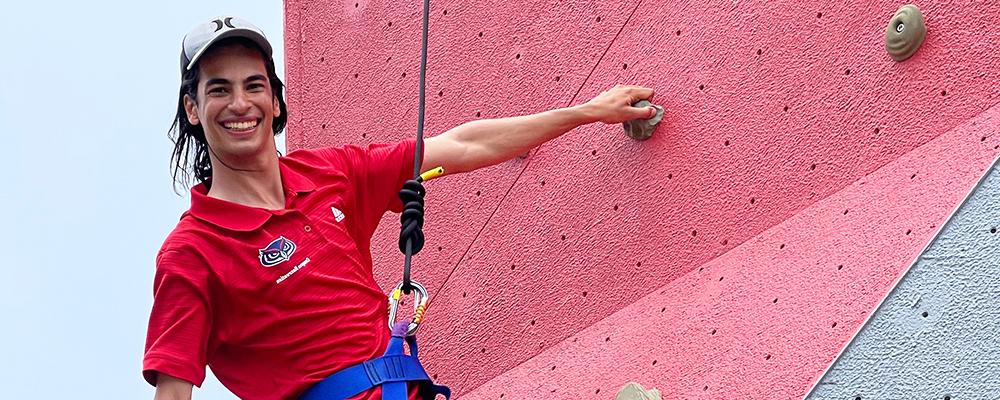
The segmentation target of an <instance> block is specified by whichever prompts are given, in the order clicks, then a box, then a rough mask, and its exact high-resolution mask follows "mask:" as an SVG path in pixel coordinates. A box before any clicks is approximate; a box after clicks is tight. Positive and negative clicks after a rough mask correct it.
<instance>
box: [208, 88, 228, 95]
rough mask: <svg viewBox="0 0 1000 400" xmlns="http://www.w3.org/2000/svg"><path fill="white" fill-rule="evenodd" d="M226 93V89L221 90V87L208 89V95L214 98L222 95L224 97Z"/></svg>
mask: <svg viewBox="0 0 1000 400" xmlns="http://www.w3.org/2000/svg"><path fill="white" fill-rule="evenodd" d="M226 93H227V92H226V89H225V88H221V87H216V88H211V89H208V94H209V95H212V96H221V95H224V94H226Z"/></svg>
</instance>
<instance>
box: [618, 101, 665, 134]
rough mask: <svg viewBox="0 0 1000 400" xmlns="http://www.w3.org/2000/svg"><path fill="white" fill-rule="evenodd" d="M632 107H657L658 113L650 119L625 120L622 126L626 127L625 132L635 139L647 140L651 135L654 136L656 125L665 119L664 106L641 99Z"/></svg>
mask: <svg viewBox="0 0 1000 400" xmlns="http://www.w3.org/2000/svg"><path fill="white" fill-rule="evenodd" d="M632 107H639V108H645V107H653V108H655V109H656V114H654V115H653V118H650V119H636V120H632V121H625V122H624V123H623V124H622V126H623V127H624V128H625V134H626V135H628V137H630V138H632V139H635V140H646V139H649V137H650V136H653V131H655V130H656V125H658V124H659V123H660V121H661V120H663V107H660V106H658V105H655V104H653V103H650V102H648V101H646V100H640V101H639V102H637V103H635V104H633V105H632Z"/></svg>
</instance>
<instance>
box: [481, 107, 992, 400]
mask: <svg viewBox="0 0 1000 400" xmlns="http://www.w3.org/2000/svg"><path fill="white" fill-rule="evenodd" d="M998 128H1000V106H997V107H994V108H993V109H991V110H989V111H988V112H985V113H983V114H982V115H980V116H978V117H976V118H974V119H972V120H970V121H968V122H967V123H965V124H963V125H961V126H959V127H957V128H956V129H954V130H952V131H950V132H948V133H946V134H944V135H941V136H939V137H938V138H936V139H935V140H933V141H931V142H930V143H928V144H925V145H923V146H921V147H919V148H917V149H916V150H914V151H912V152H910V153H908V154H906V155H904V156H902V157H900V158H899V159H897V160H895V161H893V162H892V163H890V164H888V165H886V166H885V167H883V168H881V169H879V170H877V171H875V172H873V173H872V174H870V175H868V176H866V177H864V178H862V179H860V180H858V181H857V182H854V183H853V184H851V185H850V186H848V187H847V188H844V189H843V190H841V191H839V192H837V193H835V194H833V195H831V196H829V197H827V198H826V199H824V200H822V201H820V202H817V203H815V204H813V205H812V206H810V207H808V208H806V209H805V210H803V211H802V212H800V213H799V214H797V215H795V216H793V217H792V218H789V219H787V220H785V221H783V222H782V223H780V224H778V225H777V226H775V227H772V228H771V229H768V230H767V231H765V232H764V233H762V234H760V235H758V236H757V237H755V238H753V239H751V240H749V241H747V242H745V243H743V244H741V245H740V246H738V247H736V248H735V249H733V250H731V251H729V252H728V253H726V254H724V255H722V256H721V257H719V258H716V259H715V260H712V261H711V262H708V263H706V264H704V265H702V266H700V267H698V268H697V269H695V270H694V271H691V272H690V273H688V274H687V275H685V276H683V277H681V278H679V279H676V280H674V281H672V282H670V283H669V284H667V285H664V286H663V287H660V288H658V289H657V290H656V291H654V292H653V293H651V294H649V295H647V296H646V297H644V298H642V299H640V300H639V301H637V302H635V303H633V304H631V305H629V306H627V307H625V308H624V309H622V310H621V311H618V312H617V313H615V314H613V315H611V316H609V317H608V318H605V319H604V320H602V321H600V322H598V323H596V324H594V325H593V326H590V327H588V328H587V329H585V330H583V331H581V332H579V333H578V334H576V335H574V336H573V337H571V338H568V339H567V340H564V341H563V342H562V343H559V344H558V345H556V346H553V347H551V348H549V349H548V350H546V351H545V352H543V353H542V354H540V355H538V356H536V357H534V358H533V359H531V360H529V361H528V362H526V363H524V364H522V365H520V366H518V367H516V368H514V369H512V370H510V371H507V372H506V373H504V374H502V375H501V376H499V377H497V378H496V379H494V380H492V381H490V382H487V383H486V384H484V385H482V386H480V387H479V388H478V389H476V390H475V391H473V392H472V393H470V394H468V395H467V396H464V397H463V399H497V398H500V396H501V395H504V396H503V398H514V399H540V398H560V399H602V398H609V397H610V396H612V395H613V393H614V391H616V390H617V389H618V388H620V387H622V386H623V385H624V384H625V383H626V382H627V381H629V380H633V381H638V382H641V383H642V384H643V385H644V386H646V387H650V386H653V387H656V388H658V389H659V390H660V391H661V392H663V395H664V398H665V399H684V398H687V399H798V398H802V396H803V395H805V394H806V392H807V391H808V390H809V388H810V386H811V385H812V383H813V382H815V381H816V379H817V377H819V375H820V374H821V373H822V372H823V370H824V369H825V368H826V367H827V366H828V365H829V364H830V363H831V362H832V361H833V359H834V357H835V356H836V355H837V351H838V350H839V348H840V347H841V346H843V345H844V344H845V343H846V342H847V341H848V340H849V339H850V338H851V335H852V334H853V333H854V332H856V331H857V329H858V327H859V326H861V324H862V323H863V322H864V321H865V319H866V318H867V317H868V315H869V312H870V310H873V309H874V308H875V307H876V305H877V304H878V302H879V300H880V299H882V297H883V296H884V294H885V293H886V291H887V290H888V287H889V286H890V285H891V284H892V281H893V280H894V279H895V278H896V277H897V276H899V275H900V274H901V273H902V271H904V270H905V269H906V268H907V267H908V266H909V265H910V263H911V262H912V261H913V260H914V259H915V258H916V256H917V255H918V254H919V253H920V250H921V249H922V248H923V247H924V246H925V240H923V239H922V238H924V237H929V236H928V235H933V234H934V232H935V231H937V230H938V228H939V227H940V226H941V223H942V222H944V221H945V220H946V219H947V217H948V214H949V213H950V212H951V211H952V210H953V209H954V207H955V206H956V205H957V204H959V203H960V202H961V201H962V199H963V197H964V196H965V195H966V194H967V193H968V192H969V190H970V189H971V188H972V187H973V186H974V184H975V182H976V179H977V178H978V177H979V176H981V174H982V172H983V171H985V170H986V169H987V168H988V166H989V163H990V162H991V161H992V160H993V159H994V157H995V156H996V154H997V153H998V151H997V149H994V148H993V146H984V145H983V142H982V137H983V135H994V134H995V133H996V132H998V130H1000V129H998ZM993 220H994V221H993V222H989V221H990V220H983V221H979V222H978V226H980V228H979V229H980V231H982V230H985V232H986V233H989V231H990V228H989V227H987V228H983V226H992V225H995V224H996V221H995V218H993ZM991 224H992V225H991ZM980 231H977V234H979V235H980V236H982V232H980ZM977 240H978V239H977ZM959 246H960V248H970V247H975V248H979V249H981V250H982V252H983V253H988V252H990V251H993V252H995V251H996V249H995V248H990V246H982V245H981V244H980V243H978V242H976V241H966V242H965V243H963V244H961V245H959ZM983 262H993V261H992V260H991V261H986V260H983ZM994 263H995V262H994ZM994 269H995V268H994ZM995 279H996V278H992V279H991V280H989V281H984V282H982V284H987V285H988V284H991V282H993V281H995ZM966 283H968V282H966ZM962 290H971V288H970V289H962ZM995 292H996V289H995V288H994V289H991V290H988V291H986V292H984V293H983V296H989V293H995ZM975 298H979V295H977V296H975ZM984 298H988V297H984ZM928 301H932V300H928ZM965 304H966V305H979V306H982V305H984V304H988V303H982V302H978V303H976V302H973V303H965ZM934 312H935V313H938V312H939V311H934ZM990 312H991V311H990V310H982V313H983V314H987V313H990ZM916 313H917V314H919V312H916ZM994 314H995V313H994ZM918 317H919V316H918ZM984 318H988V316H985V315H984ZM980 322H982V321H980ZM994 323H995V322H994ZM983 326H984V327H986V326H992V325H983ZM945 331H946V329H942V330H941V332H940V333H941V334H945ZM969 334H970V335H971V336H970V337H969V340H967V341H966V343H964V344H963V346H966V347H971V346H970V345H973V344H975V345H976V346H980V345H982V346H990V345H991V344H993V343H995V337H996V335H995V333H994V332H992V331H988V330H985V329H984V331H983V332H970V333H969ZM976 335H983V336H980V337H978V339H982V338H984V337H986V338H988V340H983V341H981V342H979V343H976V340H975V339H977V337H976ZM893 350H898V351H910V350H914V349H909V348H900V347H895V348H893ZM914 351H915V350H914ZM966 351H969V352H976V351H977V350H973V349H971V348H970V349H967V350H966ZM978 351H979V352H983V353H987V352H992V353H993V357H994V358H995V357H996V356H997V354H996V347H995V346H994V347H992V348H990V347H987V348H986V349H982V350H978ZM893 355H894V354H890V355H885V354H878V355H873V354H870V353H866V354H859V356H860V357H876V360H877V359H878V357H883V356H886V357H892V356H893ZM876 360H868V361H871V362H876ZM913 361H916V360H913ZM969 362H970V363H975V361H972V360H970V361H969ZM942 364H943V365H942ZM945 365H947V364H946V363H941V362H940V361H939V362H938V363H936V364H924V365H922V366H911V367H913V368H928V367H930V368H934V367H944V366H945ZM864 367H867V365H865V366H864ZM893 372H899V371H886V375H885V376H892V374H893ZM883 377H884V376H883ZM868 378H870V377H866V378H865V379H868ZM970 381H971V380H970ZM892 382H898V380H896V381H886V382H882V384H886V385H888V384H891V383H892ZM866 383H867V384H870V385H879V384H880V383H878V381H872V382H866ZM928 385H930V383H928ZM979 393H980V397H956V399H961V398H988V397H982V395H983V394H984V393H989V392H979ZM821 398H823V399H847V400H850V399H854V396H853V395H851V396H850V397H845V396H839V395H838V396H829V397H826V396H824V397H821ZM862 398H863V399H912V398H920V397H913V396H867V397H862Z"/></svg>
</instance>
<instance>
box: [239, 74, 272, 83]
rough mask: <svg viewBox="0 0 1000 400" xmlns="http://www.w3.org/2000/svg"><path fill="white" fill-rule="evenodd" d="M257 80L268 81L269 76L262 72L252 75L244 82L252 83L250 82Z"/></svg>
mask: <svg viewBox="0 0 1000 400" xmlns="http://www.w3.org/2000/svg"><path fill="white" fill-rule="evenodd" d="M256 81H267V77H266V76H264V75H261V74H257V75H253V76H250V77H249V78H247V79H246V80H245V81H244V82H246V83H250V82H256Z"/></svg>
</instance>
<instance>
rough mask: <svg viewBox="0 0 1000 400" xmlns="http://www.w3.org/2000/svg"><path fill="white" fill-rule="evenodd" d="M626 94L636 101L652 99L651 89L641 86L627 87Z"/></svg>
mask: <svg viewBox="0 0 1000 400" xmlns="http://www.w3.org/2000/svg"><path fill="white" fill-rule="evenodd" d="M627 93H628V94H629V96H631V97H632V98H634V99H636V100H649V99H651V98H653V89H652V88H648V87H643V86H628V87H627Z"/></svg>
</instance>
